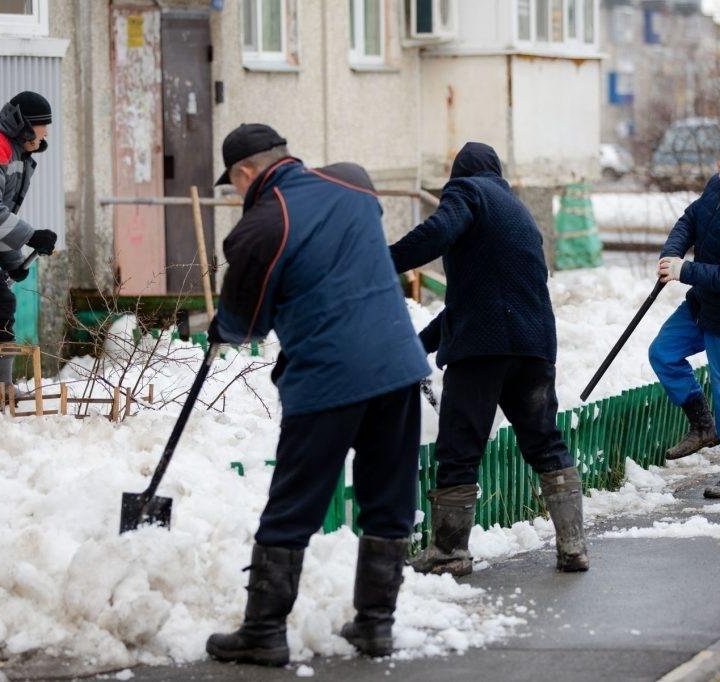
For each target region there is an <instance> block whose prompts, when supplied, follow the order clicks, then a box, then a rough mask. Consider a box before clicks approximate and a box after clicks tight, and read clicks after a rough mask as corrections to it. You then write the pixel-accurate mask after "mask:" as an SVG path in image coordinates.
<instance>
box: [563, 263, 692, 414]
mask: <svg viewBox="0 0 720 682" xmlns="http://www.w3.org/2000/svg"><path fill="white" fill-rule="evenodd" d="M654 284H655V280H654V279H652V278H648V277H636V276H634V275H632V274H631V273H630V271H629V270H627V269H625V268H620V267H604V268H598V269H595V270H573V271H568V272H559V273H556V274H555V275H554V276H553V277H552V278H551V279H550V294H551V297H552V301H553V307H554V309H555V317H556V320H557V333H558V358H557V393H558V401H559V404H560V409H567V408H570V407H575V406H577V405H579V404H580V397H579V396H580V392H581V391H582V389H583V388H584V387H585V384H587V382H588V381H589V380H590V378H591V377H592V375H593V374H594V373H595V370H596V369H597V368H598V366H599V365H600V363H601V362H602V360H603V358H605V356H606V355H607V354H608V352H609V351H610V349H611V348H612V347H613V346H614V345H615V342H616V341H617V340H618V338H619V337H620V335H621V334H622V332H623V331H624V330H625V328H626V327H627V325H628V323H629V322H630V320H631V319H632V318H633V316H634V315H635V313H636V312H637V310H638V308H639V307H640V306H641V305H642V303H643V301H644V300H645V299H646V298H647V296H648V295H649V294H650V291H651V290H652V288H653V286H654ZM686 291H687V287H686V286H685V285H683V284H679V283H677V282H673V283H671V284H670V285H668V286H666V287H665V289H663V291H662V292H661V293H660V295H659V296H658V298H657V300H656V301H655V303H654V304H653V305H652V307H651V308H650V310H649V311H648V312H647V314H646V315H645V317H644V318H643V320H642V322H640V324H639V325H638V327H637V329H636V330H635V331H634V332H633V334H632V336H631V337H630V339H629V340H628V341H627V343H626V344H625V346H624V347H623V349H622V350H621V351H620V353H619V354H618V356H617V357H616V358H615V360H614V361H613V363H612V365H610V368H609V369H608V370H607V372H606V373H605V375H604V376H603V378H602V379H601V380H600V383H599V384H598V385H597V387H596V388H595V390H594V391H593V393H592V394H591V396H590V400H599V399H600V398H605V397H608V396H611V395H617V394H619V393H622V391H623V390H625V389H627V388H631V387H633V386H640V385H642V384H649V383H654V382H656V381H657V377H656V376H655V373H654V372H653V370H652V367H651V366H650V362H649V361H648V347H649V346H650V343H651V342H652V340H653V339H654V338H655V336H656V335H657V333H658V331H659V330H660V327H661V326H662V324H663V322H664V321H665V320H666V319H667V318H668V317H669V316H670V315H671V314H672V313H673V312H674V310H675V308H676V307H677V306H678V305H679V304H680V303H681V302H682V300H683V299H684V297H685V293H686ZM705 362H706V359H705V354H704V353H703V354H700V355H698V356H695V358H693V362H692V364H693V365H694V366H700V365H702V364H705Z"/></svg>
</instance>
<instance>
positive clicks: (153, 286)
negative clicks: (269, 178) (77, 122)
mask: <svg viewBox="0 0 720 682" xmlns="http://www.w3.org/2000/svg"><path fill="white" fill-rule="evenodd" d="M112 23H113V50H112V56H113V59H112V69H113V86H114V94H115V130H114V147H115V177H114V185H115V194H116V195H117V196H121V197H157V196H162V193H163V165H162V162H163V149H162V144H161V135H162V89H161V83H160V76H159V74H160V12H159V10H157V9H147V8H127V7H114V8H113V13H112ZM115 263H116V273H115V274H116V279H117V282H118V289H119V292H120V293H122V294H132V295H137V294H164V293H165V224H164V215H163V210H162V207H161V206H142V205H135V206H133V205H129V206H125V205H120V206H116V207H115Z"/></svg>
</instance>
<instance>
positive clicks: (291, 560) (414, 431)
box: [206, 124, 430, 665]
mask: <svg viewBox="0 0 720 682" xmlns="http://www.w3.org/2000/svg"><path fill="white" fill-rule="evenodd" d="M223 158H224V160H225V165H226V167H227V171H226V172H225V173H223V175H222V176H221V178H220V179H219V180H218V184H223V183H226V182H232V184H233V185H234V186H235V188H236V189H237V191H238V193H239V194H240V195H242V196H243V197H244V199H245V201H244V208H243V217H242V220H240V222H239V223H238V224H237V225H236V226H235V228H234V229H233V231H232V232H231V233H230V234H229V235H228V237H227V239H225V241H224V243H223V251H224V253H225V257H226V258H227V261H228V270H227V273H226V274H225V279H224V281H223V287H222V293H221V295H220V304H219V306H218V313H217V316H216V318H215V320H213V322H212V324H211V326H210V329H209V334H208V337H209V340H210V341H211V343H222V342H230V343H246V342H247V341H248V340H250V339H254V338H262V337H264V336H265V335H266V334H267V333H268V332H269V331H270V330H271V329H274V330H275V332H276V333H277V336H278V339H279V340H280V345H281V347H282V355H281V358H280V361H279V364H278V366H276V371H275V372H274V373H273V378H274V380H275V382H276V383H277V386H278V391H279V393H280V401H281V403H282V409H283V414H282V422H281V424H280V440H279V442H278V447H277V454H276V462H277V463H276V465H275V471H274V473H273V478H272V483H271V484H270V493H269V498H268V502H267V505H266V507H265V510H264V511H263V513H262V516H261V518H260V527H259V528H258V531H257V533H256V534H255V546H254V547H253V552H252V563H251V566H250V580H249V584H248V601H247V606H246V609H245V621H244V623H243V625H242V627H241V628H240V629H239V630H237V631H235V632H232V633H229V634H214V635H212V636H211V637H210V638H209V639H208V641H207V645H206V648H207V652H208V653H209V654H210V655H211V656H213V657H215V658H218V659H220V660H223V661H240V662H247V663H261V664H266V665H285V664H286V663H287V661H288V645H287V639H286V626H285V622H286V618H287V616H288V614H289V613H290V610H291V609H292V607H293V603H294V602H295V598H296V597H297V592H298V581H299V579H300V573H301V570H302V564H303V554H304V551H305V548H306V547H307V544H308V541H309V539H310V536H311V535H312V534H313V533H314V532H316V531H317V530H318V528H319V527H320V525H321V524H322V521H323V518H324V516H325V513H326V511H327V508H328V504H329V502H330V499H331V497H332V495H333V491H334V490H335V487H336V486H337V482H338V478H339V477H340V475H341V472H342V470H343V465H344V463H345V458H346V456H347V453H348V450H349V449H350V448H354V449H355V457H354V460H353V485H354V488H355V494H356V496H357V500H358V503H359V506H360V514H359V516H358V525H359V526H360V527H361V528H362V531H363V535H362V536H361V538H360V540H359V548H358V562H357V574H356V579H355V597H354V605H355V608H356V609H357V615H356V617H355V619H354V620H353V621H352V622H349V623H346V624H345V626H344V627H343V628H342V631H341V633H340V634H341V635H342V636H343V637H345V639H347V640H348V641H349V642H350V643H351V644H353V645H354V646H356V647H357V648H358V649H359V650H360V651H361V652H363V653H366V654H369V655H371V656H386V655H388V654H389V653H391V651H392V646H393V642H392V624H393V613H394V611H395V603H396V599H397V596H398V590H399V589H400V584H401V582H402V573H403V566H404V564H405V557H406V555H407V549H408V538H409V536H410V533H411V532H412V527H413V524H414V519H415V509H416V491H417V472H418V450H419V445H420V390H419V382H420V380H421V379H422V378H424V377H425V376H427V375H428V374H429V373H430V366H429V365H428V363H427V358H426V357H425V354H424V353H423V349H422V347H421V345H420V342H419V340H418V337H417V334H415V330H414V329H413V326H412V323H411V321H410V316H409V314H408V311H407V306H406V305H405V300H404V298H403V296H402V290H401V289H400V283H399V281H398V277H397V274H396V273H395V270H394V269H393V264H392V261H391V260H390V255H389V253H388V250H387V244H386V241H385V236H384V233H383V229H382V221H381V215H382V208H381V206H380V202H379V201H378V199H377V196H376V195H375V192H374V190H373V186H372V183H371V181H370V178H369V177H368V175H367V173H366V172H365V170H364V169H363V168H361V167H360V166H358V165H356V164H352V163H336V164H333V165H331V166H327V167H325V168H307V167H306V166H305V165H303V163H302V162H301V161H300V160H299V159H296V158H294V157H292V156H290V154H289V153H288V150H287V148H286V141H285V139H284V138H282V137H280V136H279V135H278V134H277V132H276V131H274V130H273V129H272V128H270V127H269V126H266V125H263V124H244V125H242V126H240V127H239V128H237V129H236V130H234V131H233V132H232V133H230V134H229V135H228V136H227V138H226V140H225V142H224V143H223Z"/></svg>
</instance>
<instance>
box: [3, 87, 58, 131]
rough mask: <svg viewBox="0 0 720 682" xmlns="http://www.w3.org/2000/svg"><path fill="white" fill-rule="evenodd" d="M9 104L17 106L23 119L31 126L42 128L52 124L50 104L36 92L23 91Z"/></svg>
mask: <svg viewBox="0 0 720 682" xmlns="http://www.w3.org/2000/svg"><path fill="white" fill-rule="evenodd" d="M10 104H13V105H15V106H17V107H18V108H19V109H20V113H21V114H22V116H23V118H24V119H25V120H26V121H27V122H28V123H29V124H30V125H33V126H42V125H48V124H50V123H52V110H51V109H50V102H48V101H47V100H46V99H45V98H44V97H43V96H42V95H39V94H38V93H37V92H31V91H30V90H25V91H24V92H21V93H19V94H17V95H15V97H13V98H12V99H11V100H10Z"/></svg>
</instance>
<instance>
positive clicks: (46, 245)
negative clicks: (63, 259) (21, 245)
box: [27, 230, 57, 256]
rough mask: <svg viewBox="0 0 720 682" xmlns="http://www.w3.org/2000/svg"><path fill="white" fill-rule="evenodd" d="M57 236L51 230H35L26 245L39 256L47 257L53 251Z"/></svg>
mask: <svg viewBox="0 0 720 682" xmlns="http://www.w3.org/2000/svg"><path fill="white" fill-rule="evenodd" d="M56 241H57V235H56V234H55V233H54V232H53V231H52V230H35V232H33V236H32V237H30V239H28V241H27V245H28V246H30V247H32V248H33V249H35V250H36V251H37V252H38V253H39V254H40V255H41V256H49V255H50V254H52V252H53V251H54V250H55V242H56Z"/></svg>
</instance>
